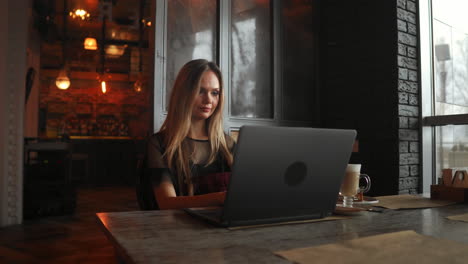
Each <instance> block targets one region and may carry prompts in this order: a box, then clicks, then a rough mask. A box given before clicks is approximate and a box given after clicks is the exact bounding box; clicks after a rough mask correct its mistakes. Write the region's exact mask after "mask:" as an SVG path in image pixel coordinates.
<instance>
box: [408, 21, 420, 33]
mask: <svg viewBox="0 0 468 264" xmlns="http://www.w3.org/2000/svg"><path fill="white" fill-rule="evenodd" d="M407 29H408V33H410V34H413V35H418V28H417V27H416V25H415V24H412V23H408V24H407Z"/></svg>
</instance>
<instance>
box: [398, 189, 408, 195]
mask: <svg viewBox="0 0 468 264" xmlns="http://www.w3.org/2000/svg"><path fill="white" fill-rule="evenodd" d="M398 194H399V195H402V194H409V190H399V191H398Z"/></svg>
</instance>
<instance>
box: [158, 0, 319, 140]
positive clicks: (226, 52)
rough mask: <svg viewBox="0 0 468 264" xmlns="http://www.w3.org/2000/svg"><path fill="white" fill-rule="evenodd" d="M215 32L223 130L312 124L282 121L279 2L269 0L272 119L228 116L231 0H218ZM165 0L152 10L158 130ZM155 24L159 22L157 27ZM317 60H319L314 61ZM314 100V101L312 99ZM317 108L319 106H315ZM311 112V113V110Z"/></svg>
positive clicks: (309, 123) (163, 113)
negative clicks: (222, 82) (222, 107)
mask: <svg viewBox="0 0 468 264" xmlns="http://www.w3.org/2000/svg"><path fill="white" fill-rule="evenodd" d="M217 3H218V16H217V18H218V19H217V30H218V32H217V35H218V40H217V41H216V43H217V47H215V48H216V49H217V54H218V61H217V63H218V65H219V66H220V69H221V72H222V74H223V77H224V87H225V91H226V92H225V98H224V99H225V102H226V103H225V107H224V128H225V131H226V132H232V131H238V130H239V128H240V127H241V126H243V125H260V126H278V125H287V126H313V125H316V124H317V120H312V121H288V120H283V116H282V113H283V109H282V107H283V106H284V103H283V101H282V98H281V95H282V92H283V91H282V89H283V76H282V68H281V61H282V46H281V38H282V21H281V18H282V16H281V10H282V9H281V8H282V4H281V1H275V0H271V3H270V7H271V10H270V11H271V18H270V19H271V37H272V51H271V54H272V57H273V58H272V64H273V67H272V69H271V76H270V78H271V83H272V89H273V118H248V117H234V116H231V107H232V106H231V97H230V95H231V91H232V87H231V79H230V78H231V76H230V74H229V73H230V72H231V69H230V67H231V66H230V65H231V63H230V54H231V48H232V47H231V31H230V28H231V1H230V0H218V2H217ZM167 6H168V4H167V0H156V7H155V8H156V12H155V22H156V23H155V25H156V26H155V33H154V38H155V53H154V54H155V55H154V60H155V63H154V65H155V69H154V118H153V130H154V131H158V130H159V128H160V126H161V125H162V123H163V122H164V120H165V118H166V115H167V113H166V111H165V109H164V106H165V104H166V102H165V98H166V96H165V90H166V89H165V88H166V74H167V71H166V58H167V54H166V45H167ZM157 25H162V26H161V27H158V26H157ZM317 62H318V60H317ZM314 103H316V101H314ZM316 108H317V109H318V106H317V107H316ZM311 115H313V113H311Z"/></svg>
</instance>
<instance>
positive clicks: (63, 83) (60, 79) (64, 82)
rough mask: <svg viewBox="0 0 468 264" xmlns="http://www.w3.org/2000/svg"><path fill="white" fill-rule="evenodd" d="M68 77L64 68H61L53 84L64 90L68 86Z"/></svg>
mask: <svg viewBox="0 0 468 264" xmlns="http://www.w3.org/2000/svg"><path fill="white" fill-rule="evenodd" d="M70 84H71V82H70V78H68V76H67V71H66V70H65V68H63V69H61V70H60V72H59V75H58V76H57V78H56V79H55V85H56V86H57V88H59V89H61V90H66V89H68V87H70Z"/></svg>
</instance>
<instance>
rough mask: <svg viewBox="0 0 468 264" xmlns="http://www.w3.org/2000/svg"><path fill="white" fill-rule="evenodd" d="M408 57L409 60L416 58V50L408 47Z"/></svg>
mask: <svg viewBox="0 0 468 264" xmlns="http://www.w3.org/2000/svg"><path fill="white" fill-rule="evenodd" d="M408 57H410V58H417V57H418V50H417V49H416V48H413V47H408Z"/></svg>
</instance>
